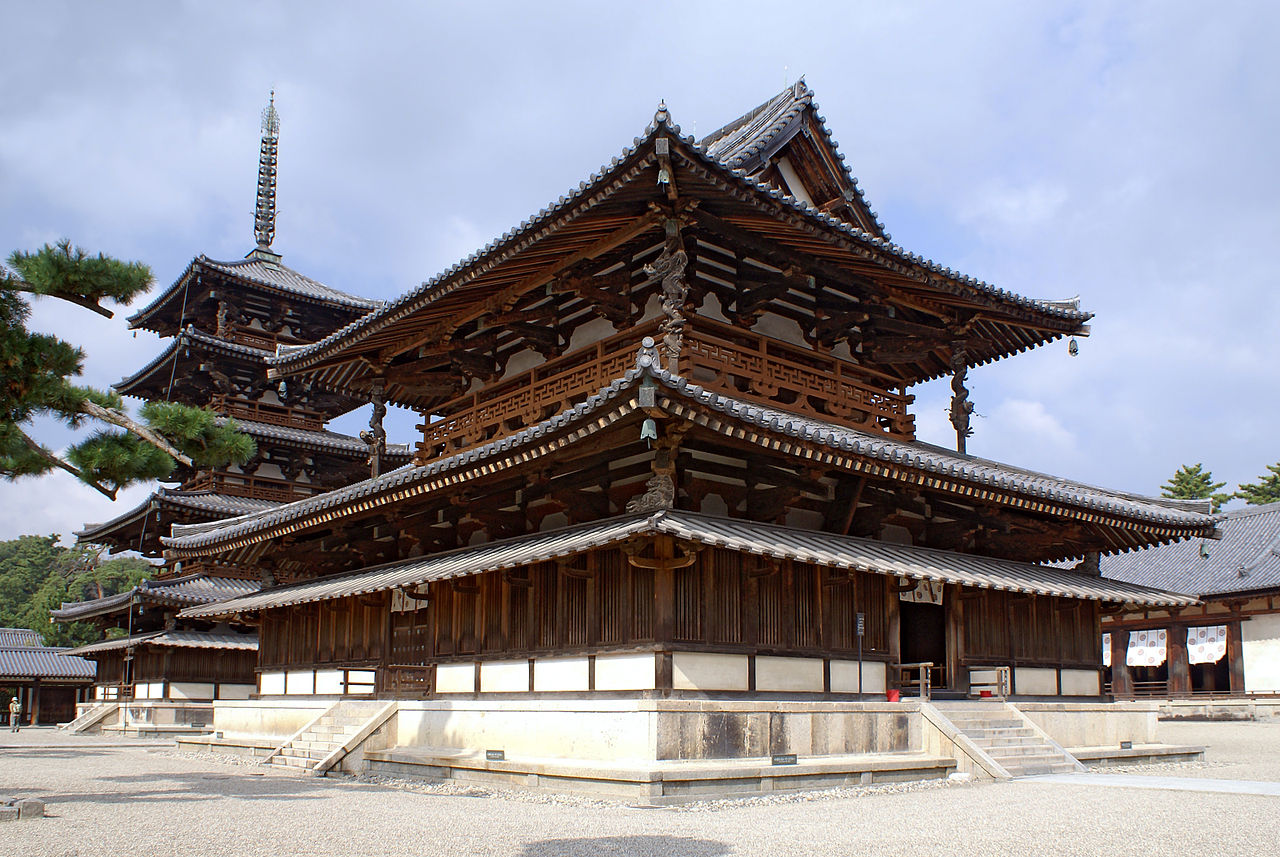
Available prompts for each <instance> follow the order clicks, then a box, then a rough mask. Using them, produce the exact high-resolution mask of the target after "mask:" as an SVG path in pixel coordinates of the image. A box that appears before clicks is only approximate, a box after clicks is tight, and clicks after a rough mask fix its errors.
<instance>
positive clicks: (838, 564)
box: [180, 510, 1196, 618]
mask: <svg viewBox="0 0 1280 857" xmlns="http://www.w3.org/2000/svg"><path fill="white" fill-rule="evenodd" d="M652 535H668V536H675V537H676V538H679V539H684V540H686V541H688V542H693V543H696V544H700V545H707V546H715V547H724V548H728V549H730V550H735V551H741V552H743V553H749V554H755V555H758V556H765V557H770V558H773V559H789V560H796V561H799V562H807V563H813V564H816V565H823V566H828V567H831V568H839V569H847V570H849V571H859V572H870V573H873V574H885V575H892V576H895V577H903V578H907V579H910V580H930V581H937V582H942V583H953V584H959V585H962V586H971V587H976V588H979V589H1000V590H1006V591H1011V592H1031V593H1036V594H1040V595H1057V596H1062V597H1066V598H1081V599H1087V600H1092V601H1110V602H1120V603H1131V604H1141V605H1149V606H1179V605H1188V604H1194V603H1196V599H1194V598H1189V597H1187V596H1184V595H1176V594H1173V593H1170V592H1163V591H1161V590H1158V589H1152V588H1150V587H1146V586H1136V585H1133V584H1127V583H1121V582H1119V581H1112V580H1104V579H1101V578H1098V577H1092V576H1088V575H1084V574H1079V573H1075V572H1072V571H1069V570H1065V569H1060V568H1052V567H1048V566H1041V565H1034V564H1031V563H1025V562H1015V561H1013V560H1005V559H995V558H992V557H984V556H976V555H973V554H959V553H952V552H950V551H943V550H936V549H933V548H921V547H912V546H910V545H900V544H892V543H889V542H880V541H875V540H872V539H862V538H856V537H854V536H843V535H836V534H834V533H826V532H816V531H813V530H803V529H798V528H795V527H786V526H781V525H778V524H763V523H759V522H756V521H745V520H737V519H732V518H720V517H715V516H712V515H704V514H701V513H697V512H685V511H679V510H664V511H659V512H655V513H645V514H634V515H623V516H619V517H615V518H608V519H605V520H601V521H594V522H592V523H589V524H580V525H577V526H573V527H567V528H564V529H560V530H552V531H548V532H543V533H535V534H532V535H526V536H519V537H517V538H512V539H505V540H502V541H496V542H490V543H488V544H484V545H479V546H475V547H467V548H462V549H460V550H454V551H449V552H446V553H442V554H436V555H434V556H430V557H424V558H418V559H412V560H405V561H400V562H395V563H390V564H387V565H381V566H377V567H375V568H370V569H367V570H364V571H361V572H357V573H355V574H348V575H342V576H338V577H330V578H325V579H321V580H314V581H308V582H306V583H299V584H294V585H291V586H285V587H279V588H276V589H270V590H267V591H264V592H258V593H256V594H254V595H249V596H245V597H243V598H234V599H231V600H229V601H223V602H220V603H217V604H208V605H202V606H199V607H190V608H188V609H186V610H183V611H182V613H181V614H180V615H181V616H183V617H187V618H207V617H215V616H232V615H235V614H238V613H246V612H251V611H256V610H267V609H272V608H278V607H289V606H293V605H297V604H309V603H312V602H316V601H327V600H331V599H335V598H346V597H350V596H353V595H363V594H365V593H372V592H386V591H388V590H392V589H400V588H405V587H412V586H417V585H419V584H423V583H428V582H431V581H436V580H447V579H450V578H455V577H466V576H470V575H476V574H481V573H484V572H487V571H497V570H499V569H507V568H516V567H520V566H526V565H531V564H534V563H538V562H545V561H548V560H554V559H560V558H563V557H568V556H572V555H574V554H578V553H582V552H584V551H588V550H592V549H595V548H602V547H607V546H610V545H614V544H618V543H620V542H623V541H626V540H627V539H630V538H632V537H634V536H652Z"/></svg>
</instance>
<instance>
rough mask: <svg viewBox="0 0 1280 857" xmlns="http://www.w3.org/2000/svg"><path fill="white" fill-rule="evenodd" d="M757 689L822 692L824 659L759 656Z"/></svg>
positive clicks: (757, 661) (757, 659) (757, 662)
mask: <svg viewBox="0 0 1280 857" xmlns="http://www.w3.org/2000/svg"><path fill="white" fill-rule="evenodd" d="M855 680H856V679H855ZM756 690H780V691H787V690H790V691H812V692H821V691H822V661H820V660H818V659H817V658H775V657H765V656H759V657H757V658H756Z"/></svg>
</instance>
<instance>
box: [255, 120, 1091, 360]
mask: <svg viewBox="0 0 1280 857" xmlns="http://www.w3.org/2000/svg"><path fill="white" fill-rule="evenodd" d="M659 133H665V134H671V135H674V136H675V137H676V138H677V139H678V140H679V141H681V142H683V143H684V144H685V146H686V147H687V151H688V152H689V154H690V156H691V157H692V158H693V159H694V160H695V161H700V162H701V164H702V165H703V166H704V167H705V168H706V169H707V170H708V171H709V172H711V173H713V174H718V175H719V176H720V178H721V179H722V180H723V181H724V182H725V183H726V184H727V185H729V186H733V187H735V189H738V190H745V191H746V192H747V193H748V194H755V195H756V196H757V197H767V198H769V199H772V200H773V201H774V202H776V203H778V204H780V205H781V206H782V207H783V208H784V209H785V210H786V211H788V212H790V213H792V214H796V215H799V216H800V217H801V218H802V219H803V220H806V221H808V224H809V225H810V226H813V227H816V228H817V229H818V230H826V231H827V234H831V235H838V236H840V237H841V238H842V239H844V240H847V241H848V242H849V243H850V244H851V245H852V246H857V247H859V248H860V251H861V252H863V253H865V254H866V256H867V258H869V259H873V260H876V261H880V262H883V263H885V264H888V265H890V266H896V267H899V268H901V269H903V270H909V271H913V272H915V273H916V274H917V275H919V276H920V277H922V278H924V279H928V280H929V282H930V283H932V284H933V285H934V286H936V287H938V288H940V289H942V290H945V291H948V292H950V293H952V294H956V295H969V296H973V295H979V296H983V297H986V298H989V299H992V300H994V301H997V302H1003V303H1008V304H1012V305H1014V306H1017V307H1021V308H1024V309H1028V310H1032V311H1035V312H1038V313H1043V314H1046V315H1050V316H1055V317H1057V318H1059V319H1062V320H1064V321H1068V322H1078V323H1079V324H1081V325H1083V324H1084V323H1085V322H1087V321H1088V320H1089V319H1090V318H1092V317H1093V315H1092V313H1089V312H1084V311H1082V310H1081V309H1080V305H1079V301H1078V300H1077V299H1074V298H1073V299H1070V300H1040V299H1035V298H1028V297H1024V296H1022V295H1019V294H1016V293H1014V292H1010V291H1007V290H1005V289H1001V288H997V287H996V286H994V285H991V284H989V283H986V282H983V281H981V280H978V279H976V278H974V277H970V276H967V275H965V274H962V273H960V272H959V271H953V270H952V269H950V268H944V267H943V266H942V265H940V264H938V263H936V262H933V261H931V260H929V259H926V258H924V257H923V256H920V255H919V254H916V253H911V252H909V251H907V250H906V249H904V248H902V247H900V246H898V245H897V244H894V243H892V242H890V241H889V240H888V239H886V238H881V237H880V236H878V235H873V234H872V233H869V232H865V231H863V230H861V229H858V228H856V227H854V226H852V225H850V224H849V223H846V222H845V221H843V220H841V219H839V218H838V217H835V216H833V215H830V214H826V213H825V212H822V211H819V210H818V209H816V208H814V207H813V206H810V205H808V204H807V203H804V202H802V201H800V200H798V199H796V198H795V197H793V196H791V195H789V194H786V193H783V192H781V191H779V190H777V189H775V188H773V187H771V186H769V185H767V184H764V183H762V182H759V181H756V180H755V179H753V178H751V177H749V176H747V175H746V174H744V173H742V172H741V171H738V170H735V169H733V168H732V167H729V166H727V165H725V164H724V163H722V162H721V161H720V160H719V159H717V158H716V157H715V156H714V155H712V154H709V153H708V152H706V151H704V150H703V149H701V148H699V147H698V145H697V143H696V142H695V141H694V139H693V138H692V137H682V136H681V135H680V126H678V125H675V124H674V123H672V122H671V120H670V116H669V114H668V113H667V112H666V111H665V110H660V111H659V112H658V113H657V114H656V115H655V117H654V122H653V123H652V124H650V125H649V127H648V128H647V129H646V130H645V133H644V136H643V137H638V138H636V140H635V141H634V144H633V145H632V146H630V147H628V148H626V149H624V150H623V152H622V154H621V155H619V156H618V157H615V158H614V159H613V160H612V161H611V162H610V163H609V164H606V165H604V166H602V167H601V168H600V169H599V170H597V171H596V172H594V173H592V174H591V176H590V177H588V178H587V180H586V181H584V182H582V183H581V184H579V185H578V187H577V188H576V189H575V190H572V191H571V192H569V193H568V194H565V195H564V196H562V197H560V199H559V200H557V201H556V202H554V203H552V204H551V205H549V206H547V207H545V208H543V209H542V210H540V211H539V212H538V213H537V214H535V215H533V216H532V217H530V218H528V219H527V220H525V221H523V222H521V223H520V224H519V225H518V226H516V227H515V228H513V229H511V230H508V231H507V232H505V233H503V235H501V236H500V237H499V238H497V239H495V240H493V241H491V242H490V243H489V244H487V245H485V246H484V247H482V248H481V249H480V250H477V251H476V252H475V253H473V254H471V255H470V256H468V257H467V258H466V259H463V260H462V261H461V262H458V263H457V264H455V265H453V266H451V267H449V268H447V269H445V270H444V271H442V272H440V273H439V274H437V275H436V276H435V277H433V278H431V279H430V280H428V281H426V282H424V283H423V284H422V285H421V286H419V287H418V288H416V289H414V290H413V291H411V292H409V293H407V294H405V295H403V296H401V297H400V298H397V299H396V300H394V301H390V302H388V303H386V304H384V305H383V306H381V307H379V308H378V309H375V310H373V311H372V312H369V313H367V314H366V315H363V316H361V317H360V318H358V319H356V320H355V321H353V322H351V323H350V324H348V325H346V326H345V327H342V328H340V329H338V330H336V331H334V332H333V333H331V334H329V335H328V336H326V337H324V338H323V339H320V340H318V341H316V342H314V343H311V344H310V345H304V346H282V347H280V348H278V349H277V352H276V355H275V356H273V357H271V358H270V359H269V361H268V363H269V364H270V365H271V366H272V367H273V369H276V370H279V371H281V372H283V373H285V374H288V373H292V372H299V371H302V370H305V369H306V368H308V367H309V366H312V365H314V364H316V363H319V362H321V361H322V360H324V359H326V358H328V357H330V356H332V355H333V354H335V353H336V352H338V351H341V350H342V349H343V348H346V347H347V346H349V345H352V344H354V343H356V342H358V341H359V340H361V339H362V338H364V337H366V336H369V335H371V334H373V333H375V332H377V331H379V330H382V329H384V328H386V327H388V326H390V325H392V324H394V323H396V322H398V321H400V320H401V319H404V318H406V317H407V316H409V315H412V314H413V313H415V312H417V311H418V310H420V309H422V308H423V307H425V306H427V305H429V304H430V303H431V302H432V301H434V300H437V299H440V298H442V297H443V296H445V295H448V294H450V293H452V292H453V291H455V290H457V289H458V288H460V287H461V286H462V285H464V284H465V283H467V282H469V281H470V280H471V279H473V278H476V277H478V276H480V275H482V274H483V273H484V272H485V271H486V270H488V269H489V268H492V267H495V266H497V265H499V264H501V263H502V262H503V261H504V260H505V259H507V258H509V257H512V256H515V255H517V254H518V253H519V252H520V251H521V250H523V249H524V248H525V247H527V246H529V245H531V244H533V243H535V242H536V241H537V240H539V238H540V237H541V236H542V235H543V234H544V233H547V232H548V231H550V230H553V229H554V228H555V227H556V224H557V223H558V222H559V221H561V220H562V219H565V218H569V217H571V216H572V215H573V214H574V212H575V210H576V209H577V208H578V207H580V206H583V207H585V206H587V205H588V203H589V201H590V200H593V199H596V198H602V199H603V198H608V196H609V195H608V194H604V191H605V190H606V186H608V185H609V184H610V183H611V182H613V181H615V180H617V178H618V174H619V173H620V172H621V171H622V170H621V168H622V167H623V165H624V163H625V162H628V161H629V160H630V159H632V158H634V157H635V156H636V155H637V153H638V152H639V151H640V150H641V148H642V147H644V146H646V145H648V144H649V143H650V142H651V141H652V140H653V139H654V138H655V137H657V136H658V135H659ZM1026 347H1029V346H1026Z"/></svg>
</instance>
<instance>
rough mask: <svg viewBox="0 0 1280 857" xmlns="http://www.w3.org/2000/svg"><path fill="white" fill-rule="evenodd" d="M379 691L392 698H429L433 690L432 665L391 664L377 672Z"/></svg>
mask: <svg viewBox="0 0 1280 857" xmlns="http://www.w3.org/2000/svg"><path fill="white" fill-rule="evenodd" d="M379 677H380V679H381V681H380V683H379V684H380V688H379V689H380V691H381V692H382V693H388V694H391V695H392V696H429V695H430V694H431V693H432V692H433V691H434V690H435V677H436V668H435V665H434V664H429V665H425V666H424V665H421V664H391V665H390V666H387V667H384V668H383V669H381V670H380V671H379Z"/></svg>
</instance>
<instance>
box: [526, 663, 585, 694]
mask: <svg viewBox="0 0 1280 857" xmlns="http://www.w3.org/2000/svg"><path fill="white" fill-rule="evenodd" d="M589 686H590V677H589V667H588V664H587V659H586V658H585V657H581V658H551V659H547V660H544V659H541V658H539V659H538V660H536V661H534V663H533V689H534V690H537V691H549V690H586V689H587V688H588V687H589Z"/></svg>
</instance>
